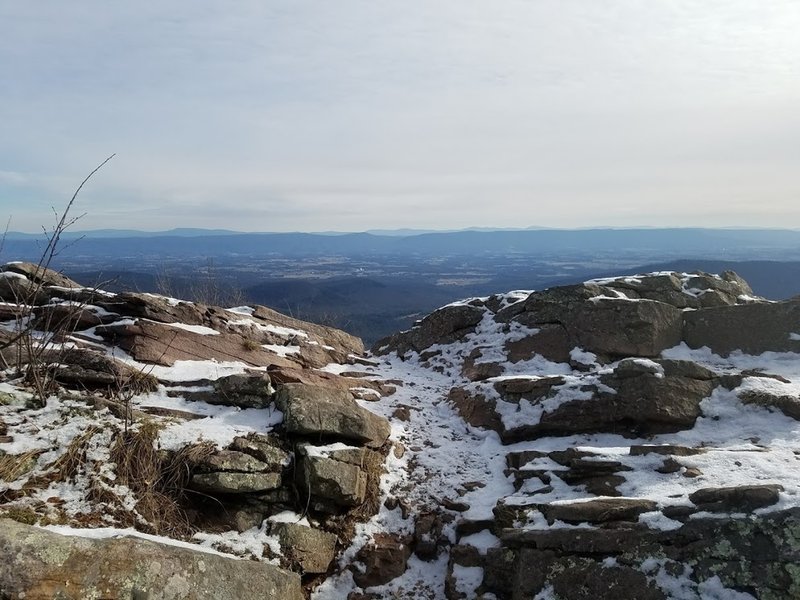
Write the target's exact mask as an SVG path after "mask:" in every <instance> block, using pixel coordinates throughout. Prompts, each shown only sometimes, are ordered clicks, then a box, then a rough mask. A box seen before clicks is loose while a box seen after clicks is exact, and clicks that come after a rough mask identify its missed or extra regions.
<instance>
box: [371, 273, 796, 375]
mask: <svg viewBox="0 0 800 600" xmlns="http://www.w3.org/2000/svg"><path fill="white" fill-rule="evenodd" d="M752 293H753V292H752V290H751V289H750V286H749V285H747V283H746V282H745V281H744V280H743V279H741V278H740V277H739V276H738V275H736V274H735V273H733V272H730V271H729V272H726V273H723V274H722V275H721V276H716V275H709V274H706V273H695V274H678V273H664V274H651V275H644V276H638V275H637V276H634V277H619V278H615V279H604V280H595V281H590V282H586V283H584V284H581V285H573V286H564V287H555V288H551V289H548V290H544V291H541V292H533V293H531V294H529V295H528V297H527V298H525V299H524V300H521V301H519V300H517V301H514V302H510V303H509V302H508V301H506V300H503V299H502V298H501V297H498V296H490V297H489V298H486V299H474V300H471V301H469V302H467V303H464V304H456V305H450V306H446V307H443V308H441V309H439V310H437V311H435V312H433V313H431V314H430V315H428V316H427V317H425V318H424V319H422V320H421V321H419V322H418V323H417V325H415V326H414V328H412V329H410V330H408V331H406V332H402V333H399V334H395V335H394V336H391V337H390V338H386V339H384V340H380V341H379V342H378V343H376V344H375V347H374V352H376V353H377V354H384V353H388V352H398V353H400V354H403V353H406V352H410V351H415V352H422V351H423V350H425V349H427V348H430V347H431V346H433V345H434V344H449V343H451V342H453V341H455V340H456V339H460V338H464V337H465V336H466V335H468V334H469V333H471V332H473V331H474V330H475V327H476V326H477V325H478V324H479V323H480V322H481V319H482V318H484V315H486V314H487V313H488V315H489V316H491V318H492V319H493V320H494V321H496V322H497V323H505V324H508V325H514V324H518V325H523V326H524V327H526V328H528V329H529V330H530V332H529V333H528V334H527V335H523V336H514V337H513V338H509V339H508V340H507V341H506V347H505V350H506V354H507V357H508V358H510V359H511V361H512V362H518V361H521V360H527V359H529V358H531V357H532V356H534V355H537V354H538V355H540V356H543V357H544V358H547V359H549V360H553V361H556V362H568V361H569V360H570V351H571V350H572V349H573V348H576V347H577V348H580V349H582V350H583V351H587V352H591V353H593V354H595V355H597V357H599V358H600V359H601V360H608V359H615V358H620V357H631V356H634V357H649V358H652V357H656V356H658V355H659V353H660V352H662V351H663V350H665V349H667V348H671V347H672V346H675V345H677V344H678V343H680V342H681V341H686V342H687V343H688V344H689V345H690V346H691V347H699V346H702V345H709V347H711V348H712V349H714V348H716V347H718V348H720V351H721V352H726V351H728V352H729V351H730V350H726V348H727V347H728V346H730V345H731V344H735V343H737V342H734V341H726V340H722V339H720V340H719V341H718V342H715V341H714V340H713V339H710V340H708V341H710V342H711V344H706V343H704V340H706V338H707V337H708V336H710V335H717V334H719V332H720V331H721V326H723V325H725V321H726V320H727V322H728V324H730V325H733V326H734V328H735V324H736V320H737V319H739V320H740V322H744V321H746V320H747V319H748V317H749V316H751V315H756V318H762V319H763V320H764V321H765V322H769V323H772V324H773V326H774V324H775V323H776V322H777V320H776V319H775V318H774V317H775V316H776V315H775V314H774V313H775V312H776V311H777V312H781V311H783V312H786V313H787V314H792V315H793V314H794V313H793V312H792V309H791V308H788V307H784V308H781V309H778V308H774V305H773V304H771V303H768V302H765V301H760V300H758V299H757V298H753V296H752ZM779 305H780V304H779ZM770 306H773V308H767V307H770ZM686 309H690V310H686ZM703 315H709V319H710V320H709V321H708V324H706V323H707V322H706V321H705V320H704V317H703ZM792 318H793V317H792ZM795 321H796V320H790V321H789V323H787V325H786V327H793V325H790V323H794V322H795ZM779 329H781V328H780V327H779ZM737 331H738V332H741V331H743V328H741V327H739V328H737ZM709 332H715V333H713V334H711V333H709ZM781 333H786V335H785V336H784V337H785V340H784V342H785V343H784V346H786V345H787V344H788V342H789V332H788V331H786V330H785V328H783V329H781V331H774V332H773V331H769V330H768V331H766V332H765V333H764V336H763V337H764V340H763V343H767V341H768V340H774V339H777V338H776V336H779V335H780V334H781ZM723 335H725V334H723ZM732 335H734V336H735V335H737V334H736V333H734V334H732ZM732 339H733V338H732ZM737 341H738V340H737ZM758 343H759V342H757V341H754V342H752V344H751V346H752V347H756V346H757V345H758ZM797 343H800V342H797ZM712 344H715V345H712ZM753 344H755V345H753ZM738 347H742V346H738ZM478 364H480V363H478ZM473 368H474V367H473Z"/></svg>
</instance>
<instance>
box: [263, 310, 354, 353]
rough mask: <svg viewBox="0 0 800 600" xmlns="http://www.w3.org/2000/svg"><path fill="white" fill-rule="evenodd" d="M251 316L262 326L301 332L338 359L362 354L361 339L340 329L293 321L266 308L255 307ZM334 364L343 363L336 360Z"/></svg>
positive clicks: (297, 320)
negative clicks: (327, 349)
mask: <svg viewBox="0 0 800 600" xmlns="http://www.w3.org/2000/svg"><path fill="white" fill-rule="evenodd" d="M252 316H253V317H254V318H255V319H256V320H257V321H258V322H259V323H262V324H266V325H273V326H276V327H284V328H287V329H295V330H299V331H303V332H305V333H306V334H307V335H308V336H309V340H310V341H312V342H316V343H317V344H320V345H323V346H328V347H329V348H332V352H335V353H336V354H337V356H338V357H339V358H342V359H345V358H347V357H349V356H350V355H357V356H360V355H362V354H364V342H362V341H361V338H358V337H356V336H354V335H350V334H349V333H346V332H344V331H342V330H340V329H335V328H333V327H326V326H324V325H318V324H316V323H308V322H306V321H301V320H300V319H294V318H292V317H288V316H286V315H283V314H281V313H279V312H277V311H275V310H272V309H271V308H267V307H266V306H256V307H255V310H254V311H253V315H252ZM336 362H344V361H343V360H337V361H336Z"/></svg>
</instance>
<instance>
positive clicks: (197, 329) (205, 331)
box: [167, 323, 220, 335]
mask: <svg viewBox="0 0 800 600" xmlns="http://www.w3.org/2000/svg"><path fill="white" fill-rule="evenodd" d="M167 325H168V326H169V327H175V328H176V329H183V330H184V331H191V332H192V333H197V334H200V335H220V333H219V331H217V330H216V329H211V327H205V326H203V325H187V324H186V323H167Z"/></svg>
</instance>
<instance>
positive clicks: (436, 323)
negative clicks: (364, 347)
mask: <svg viewBox="0 0 800 600" xmlns="http://www.w3.org/2000/svg"><path fill="white" fill-rule="evenodd" d="M484 312H485V310H484V309H483V308H482V307H478V306H471V305H468V304H459V305H455V306H445V307H442V308H440V309H438V310H435V311H434V312H432V313H431V314H429V315H428V316H427V317H425V318H424V319H422V320H421V321H420V322H419V323H418V324H417V325H415V326H414V327H413V328H412V329H410V330H408V331H404V332H401V333H399V334H395V335H393V336H390V337H388V338H384V339H382V340H378V342H376V343H375V346H374V347H373V352H375V353H376V354H379V355H380V354H388V353H390V352H398V353H400V354H402V353H404V352H408V351H416V352H422V351H423V350H425V349H426V348H430V347H431V346H433V345H434V344H449V343H451V342H454V341H456V340H457V339H459V338H460V337H461V336H463V335H465V334H466V333H469V332H470V331H473V330H474V329H475V326H476V325H477V324H478V323H480V321H481V319H482V318H483V315H484Z"/></svg>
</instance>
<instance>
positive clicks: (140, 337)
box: [95, 319, 297, 367]
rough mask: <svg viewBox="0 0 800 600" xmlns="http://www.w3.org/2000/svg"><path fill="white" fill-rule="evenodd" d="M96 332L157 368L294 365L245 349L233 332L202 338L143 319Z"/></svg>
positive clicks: (261, 351) (242, 340)
mask: <svg viewBox="0 0 800 600" xmlns="http://www.w3.org/2000/svg"><path fill="white" fill-rule="evenodd" d="M184 323H185V321H184ZM95 332H96V333H97V335H99V336H101V337H102V338H103V339H104V340H105V341H107V342H108V343H111V344H114V345H116V346H118V347H120V348H122V349H123V350H125V351H126V352H127V353H128V354H130V355H131V356H132V357H133V358H134V359H136V360H138V361H141V362H148V363H155V364H157V365H165V366H172V365H174V364H175V361H178V360H219V361H240V362H243V363H245V364H249V365H253V366H260V367H264V366H267V365H273V364H277V365H282V366H292V365H296V364H297V363H295V362H293V361H291V360H289V359H287V358H284V357H282V356H279V355H278V354H276V353H274V352H270V351H269V350H266V349H265V348H262V347H261V346H258V348H253V347H251V346H248V345H247V344H246V343H245V339H246V338H244V337H242V336H241V335H240V334H236V333H220V334H218V335H203V334H201V333H195V332H193V331H188V330H186V329H181V328H178V327H171V326H170V325H168V324H164V323H157V322H155V321H146V320H144V319H139V320H137V321H136V322H135V323H132V324H110V325H102V326H99V327H97V328H96V329H95Z"/></svg>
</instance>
